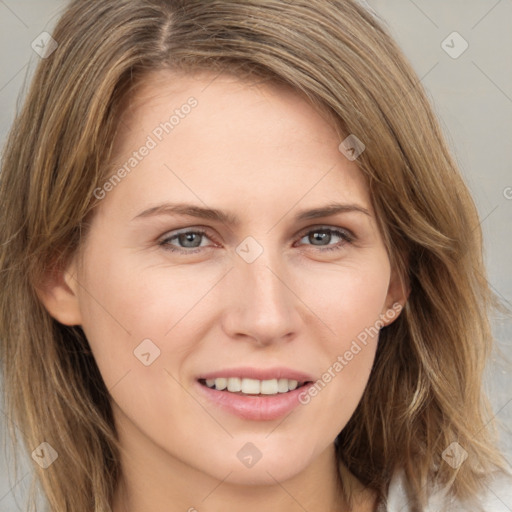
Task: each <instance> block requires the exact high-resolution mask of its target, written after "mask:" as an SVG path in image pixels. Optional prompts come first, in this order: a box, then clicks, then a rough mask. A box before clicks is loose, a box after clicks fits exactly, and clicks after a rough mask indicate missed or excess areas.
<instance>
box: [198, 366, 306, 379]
mask: <svg viewBox="0 0 512 512" xmlns="http://www.w3.org/2000/svg"><path fill="white" fill-rule="evenodd" d="M222 377H226V378H229V377H238V378H239V379H243V378H244V377H245V378H247V379H257V380H270V379H291V380H296V381H297V382H307V381H315V380H316V378H315V377H313V376H312V375H309V374H307V373H304V372H299V371H297V370H292V369H291V368H285V367H282V366H281V367H275V368H261V369H260V368H250V367H239V368H226V369H224V370H217V371H215V372H209V373H203V374H201V375H199V376H198V377H197V380H199V379H204V380H206V379H218V378H222Z"/></svg>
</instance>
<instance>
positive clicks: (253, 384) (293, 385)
mask: <svg viewBox="0 0 512 512" xmlns="http://www.w3.org/2000/svg"><path fill="white" fill-rule="evenodd" d="M198 382H199V384H201V385H202V386H205V387H207V388H210V389H213V390H216V391H223V392H226V393H230V394H233V395H242V396H260V397H261V396H276V395H282V394H286V393H289V392H291V391H295V390H296V389H299V388H302V387H304V386H306V385H307V384H311V383H312V381H302V382H301V381H297V380H294V379H285V378H280V379H266V380H259V379H251V378H239V377H218V378H215V379H199V380H198Z"/></svg>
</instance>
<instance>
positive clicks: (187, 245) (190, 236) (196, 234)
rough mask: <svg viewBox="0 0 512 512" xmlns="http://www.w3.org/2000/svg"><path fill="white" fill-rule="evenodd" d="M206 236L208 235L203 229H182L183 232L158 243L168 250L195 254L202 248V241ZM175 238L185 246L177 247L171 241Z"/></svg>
mask: <svg viewBox="0 0 512 512" xmlns="http://www.w3.org/2000/svg"><path fill="white" fill-rule="evenodd" d="M204 237H207V233H206V231H204V230H202V229H194V230H188V231H182V232H181V233H176V234H175V235H172V236H168V237H166V238H164V239H163V240H161V241H160V242H159V243H158V245H160V246H162V247H163V248H164V249H165V250H167V251H171V252H180V253H183V254H185V253H186V254H194V253H196V252H199V251H200V250H201V249H200V247H201V241H202V239H204ZM174 240H177V241H178V243H180V244H183V246H181V247H176V246H174V245H171V242H172V241H174ZM188 249H197V250H188Z"/></svg>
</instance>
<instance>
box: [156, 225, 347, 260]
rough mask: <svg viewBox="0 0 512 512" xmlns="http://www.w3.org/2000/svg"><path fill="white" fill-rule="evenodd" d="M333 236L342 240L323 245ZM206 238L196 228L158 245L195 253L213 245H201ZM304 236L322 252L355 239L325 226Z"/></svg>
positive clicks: (202, 231) (170, 237)
mask: <svg viewBox="0 0 512 512" xmlns="http://www.w3.org/2000/svg"><path fill="white" fill-rule="evenodd" d="M333 236H334V237H338V238H340V239H341V242H338V243H337V244H334V245H330V246H327V245H328V244H324V245H322V242H324V241H327V242H329V241H331V240H332V237H333ZM204 238H209V237H208V233H207V232H206V231H204V230H201V229H194V230H188V231H182V232H180V233H176V234H174V235H171V236H168V237H166V238H164V239H163V240H161V241H160V242H158V245H160V246H162V247H163V248H164V249H165V250H167V251H171V252H178V253H181V254H195V253H197V252H200V251H201V248H204V247H207V248H211V246H204V245H201V242H202V240H203V239H204ZM303 238H308V240H309V241H310V242H311V241H313V242H320V243H319V244H315V243H313V244H312V245H313V246H316V247H319V250H320V251H321V252H324V251H333V250H340V249H342V248H343V247H344V246H345V245H346V244H350V243H352V242H353V241H354V240H355V237H354V235H353V234H352V233H351V232H350V231H347V230H342V229H338V228H336V229H333V228H330V227H325V226H322V227H318V228H314V229H311V228H309V231H306V232H304V233H303V234H302V235H301V236H300V238H299V240H302V239H303ZM174 240H176V241H177V242H178V243H179V244H181V246H180V247H176V245H173V244H171V242H173V241H174Z"/></svg>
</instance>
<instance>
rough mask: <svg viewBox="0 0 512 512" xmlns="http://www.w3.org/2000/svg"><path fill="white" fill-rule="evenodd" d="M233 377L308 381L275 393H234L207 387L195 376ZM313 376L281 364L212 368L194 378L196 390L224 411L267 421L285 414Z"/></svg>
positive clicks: (295, 403) (311, 381) (245, 417)
mask: <svg viewBox="0 0 512 512" xmlns="http://www.w3.org/2000/svg"><path fill="white" fill-rule="evenodd" d="M222 377H224V378H230V377H237V378H239V379H243V378H247V379H257V380H270V379H291V380H296V381H297V382H310V384H306V385H304V386H302V387H300V388H297V389H294V390H293V391H288V393H278V394H277V395H269V396H261V395H238V394H235V393H230V392H228V391H218V390H216V389H211V388H209V387H207V386H205V385H203V384H201V383H200V382H199V380H206V379H217V378H222ZM314 381H316V378H315V377H313V376H312V375H310V374H307V373H304V372H300V371H297V370H292V369H291V368H285V367H274V368H265V369H259V368H250V367H239V368H226V369H224V370H217V371H215V372H210V373H203V374H201V375H200V376H198V378H197V382H196V384H197V386H198V388H199V392H200V393H201V394H203V395H204V396H205V397H207V398H208V399H209V400H210V401H211V402H213V403H214V404H215V405H217V406H218V407H219V408H221V409H223V410H224V411H226V412H229V413H231V414H234V415H236V416H239V417H241V418H244V419H247V420H253V421H270V420H276V419H278V418H281V417H283V416H285V415H287V414H289V413H290V412H291V411H292V410H293V409H294V408H295V407H297V406H298V405H299V404H300V402H299V395H300V394H301V393H303V392H304V391H306V390H307V388H308V386H310V385H313V383H314Z"/></svg>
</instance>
